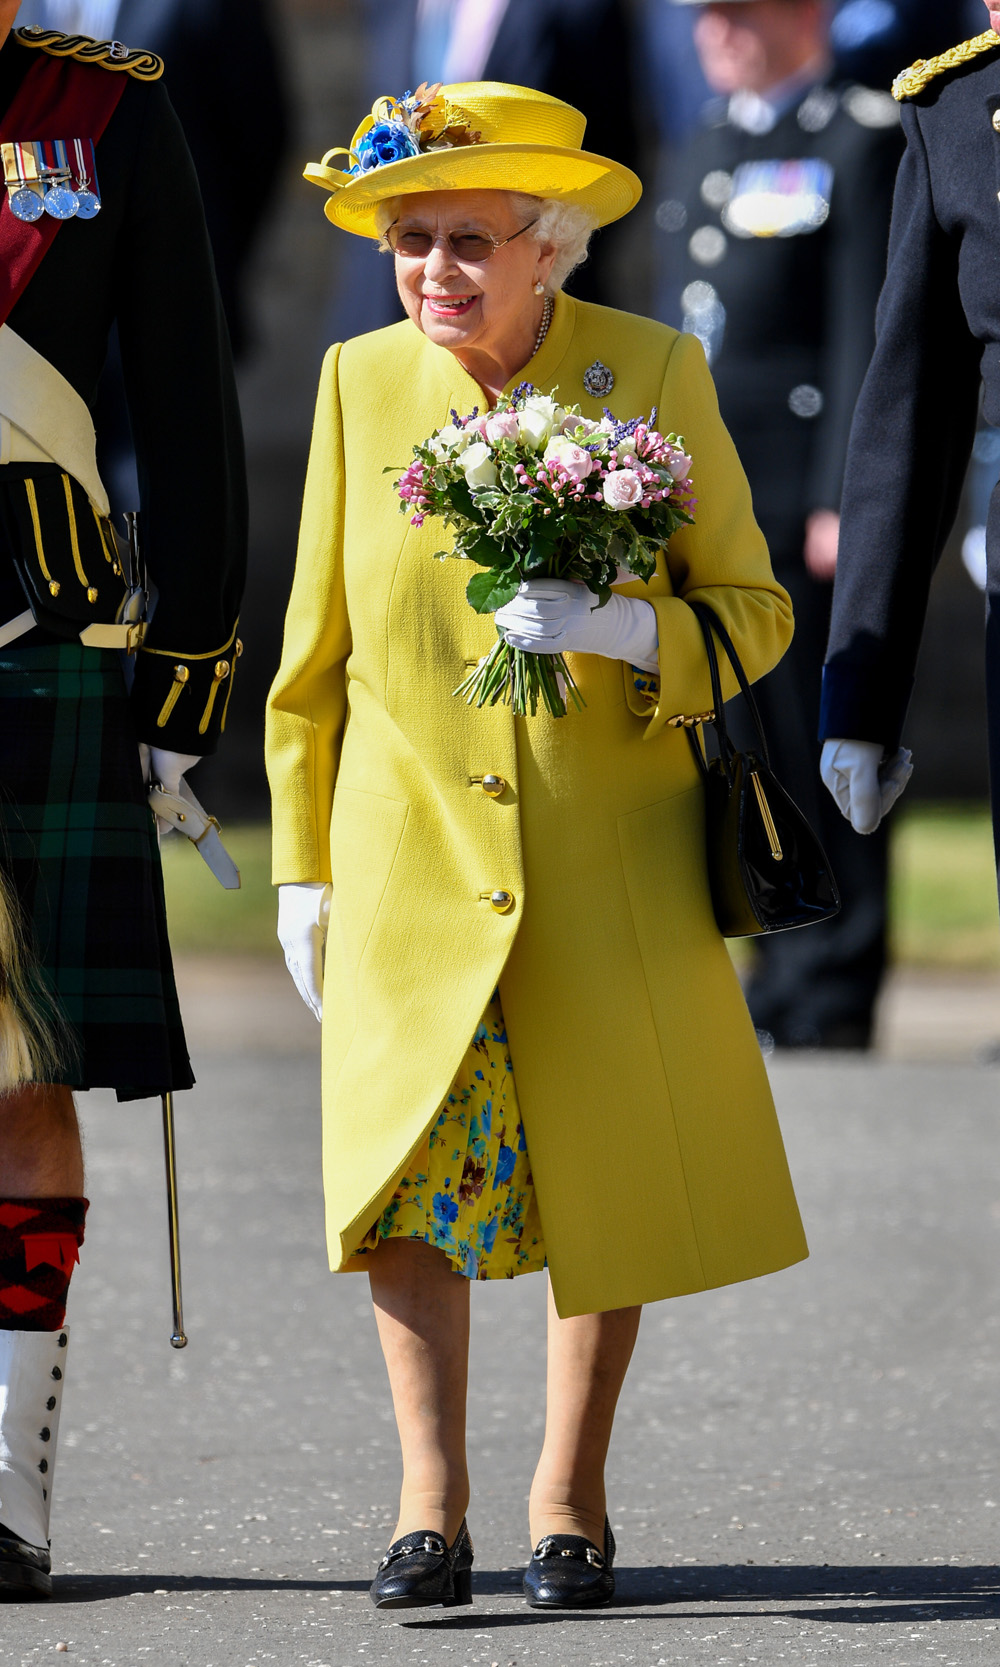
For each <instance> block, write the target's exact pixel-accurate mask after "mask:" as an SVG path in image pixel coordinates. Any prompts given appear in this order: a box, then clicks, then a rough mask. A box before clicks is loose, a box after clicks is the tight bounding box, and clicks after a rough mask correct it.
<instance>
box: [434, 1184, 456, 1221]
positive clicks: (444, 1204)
mask: <svg viewBox="0 0 1000 1667" xmlns="http://www.w3.org/2000/svg"><path fill="white" fill-rule="evenodd" d="M434 1215H435V1218H436V1219H437V1221H439V1222H440V1224H441V1226H442V1227H450V1226H451V1223H452V1222H453V1221H457V1220H458V1204H457V1202H456V1201H455V1199H454V1198H452V1196H451V1193H450V1192H436V1193H435V1194H434Z"/></svg>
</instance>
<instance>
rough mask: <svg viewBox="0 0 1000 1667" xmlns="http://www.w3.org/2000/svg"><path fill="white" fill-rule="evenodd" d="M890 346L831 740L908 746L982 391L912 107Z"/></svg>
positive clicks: (853, 474)
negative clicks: (919, 668)
mask: <svg viewBox="0 0 1000 1667" xmlns="http://www.w3.org/2000/svg"><path fill="white" fill-rule="evenodd" d="M903 126H904V131H905V135H906V151H905V153H904V156H903V161H902V163H901V165H900V171H899V177H898V180H897V184H896V193H895V200H894V204H893V215H892V232H891V236H890V244H889V263H888V270H887V274H886V281H885V287H884V289H883V291H882V296H881V300H880V302H879V307H878V315H877V321H876V334H877V344H876V348H875V353H874V356H873V359H872V362H871V365H870V367H869V370H868V374H867V376H866V378H865V383H864V387H863V389H862V393H861V398H860V400H859V402H858V409H857V414H856V416H855V420H854V425H853V428H852V430H851V439H850V447H849V450H848V459H847V478H846V481H845V485H844V495H843V506H842V519H841V533H840V555H839V559H838V563H837V579H836V584H835V587H834V599H833V618H832V624H831V631H830V642H829V648H828V650H827V664H826V668H825V671H824V677H823V702H822V710H821V719H820V734H821V737H822V738H828V737H845V738H850V739H854V740H864V741H879V742H882V743H883V745H885V746H887V747H895V746H897V745H898V743H899V738H900V734H901V731H902V727H903V720H904V717H905V715H906V708H907V706H908V704H909V699H910V693H911V690H912V687H913V675H914V668H915V665H916V659H917V652H918V649H919V646H920V636H921V632H922V630H923V623H924V616H925V614H926V611H927V597H928V592H929V589H930V582H931V577H932V574H933V571H934V568H935V565H936V564H937V561H938V559H939V557H940V555H941V551H942V549H943V547H944V543H945V540H946V538H947V536H948V533H949V531H950V529H951V526H952V523H953V521H954V519H955V514H956V512H957V509H958V501H959V494H960V492H961V488H962V480H963V478H964V474H965V469H966V466H967V464H968V460H969V454H970V452H971V449H972V440H973V435H974V432H975V422H976V411H977V406H978V399H979V361H980V349H979V345H978V343H977V342H976V341H975V340H974V338H973V336H972V334H971V332H970V330H969V326H968V322H967V320H966V318H965V315H964V312H963V310H962V305H961V299H960V296H959V288H958V255H959V247H960V244H959V240H958V239H957V238H953V237H950V236H948V235H947V234H946V233H945V231H944V230H943V228H942V226H941V225H940V223H939V221H938V219H937V217H936V215H935V210H934V197H933V191H932V185H931V178H930V170H929V165H928V158H927V150H926V147H925V143H924V133H923V131H922V126H921V111H920V110H919V108H918V107H916V106H914V105H904V106H903Z"/></svg>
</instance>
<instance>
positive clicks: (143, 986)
mask: <svg viewBox="0 0 1000 1667" xmlns="http://www.w3.org/2000/svg"><path fill="white" fill-rule="evenodd" d="M0 860H2V862H3V864H4V868H5V870H6V872H7V874H8V876H9V878H10V880H11V881H12V883H13V886H14V889H15V891H16V893H17V896H18V898H19V900H20V904H21V908H22V912H23V914H24V917H25V922H26V924H27V927H28V930H29V935H30V937H31V938H32V939H33V947H34V951H35V954H36V956H37V962H38V966H37V977H38V979H39V981H40V983H41V984H42V986H43V991H42V997H43V1001H42V1005H43V1006H44V1005H45V999H46V997H47V998H48V999H49V1000H51V1002H52V1003H53V1005H54V1007H55V1009H56V1011H57V1013H58V1014H59V1015H61V1018H62V1019H63V1020H64V1021H65V1025H66V1027H67V1029H68V1038H67V1040H68V1044H69V1045H67V1046H64V1047H63V1048H62V1050H61V1052H62V1056H63V1057H62V1068H61V1069H60V1071H59V1072H58V1073H56V1076H55V1080H56V1081H57V1082H62V1083H65V1084H66V1085H67V1086H68V1087H70V1088H75V1089H85V1088H114V1089H116V1090H117V1094H118V1098H119V1100H136V1099H142V1098H145V1097H146V1096H148V1095H158V1094H164V1093H166V1092H167V1091H169V1090H171V1089H181V1088H190V1087H191V1086H192V1084H193V1082H194V1077H193V1075H192V1073H191V1065H190V1061H189V1059H188V1054H187V1045H186V1043H185V1040H184V1030H183V1026H182V1023H181V1015H180V1008H179V1006H178V1002H177V990H176V986H175V984H174V972H173V965H172V962H171V959H170V944H169V942H168V939H167V917H166V907H165V904H164V899H163V875H162V872H161V869H160V854H159V847H158V844H157V838H156V825H155V818H154V817H153V814H152V812H151V811H150V809H149V807H148V805H147V803H146V790H145V788H144V786H143V782H142V773H141V770H140V766H139V750H138V745H137V742H136V736H135V729H134V726H133V723H132V716H131V711H130V708H129V700H128V693H127V690H126V686H125V678H124V673H123V669H122V657H121V656H120V654H119V653H118V651H117V650H115V649H101V648H84V646H83V645H82V643H79V642H56V641H54V640H52V639H51V638H50V639H47V640H45V641H44V642H41V643H39V642H38V638H37V635H35V636H34V637H33V638H32V646H30V647H21V646H19V645H18V644H16V643H15V644H13V645H12V646H11V647H9V648H4V649H0Z"/></svg>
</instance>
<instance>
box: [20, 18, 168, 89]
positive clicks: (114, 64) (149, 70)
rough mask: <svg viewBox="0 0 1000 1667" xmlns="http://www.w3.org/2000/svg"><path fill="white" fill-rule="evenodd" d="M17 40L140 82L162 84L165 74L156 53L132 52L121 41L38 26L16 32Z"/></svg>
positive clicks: (53, 55) (60, 56)
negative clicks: (100, 39)
mask: <svg viewBox="0 0 1000 1667" xmlns="http://www.w3.org/2000/svg"><path fill="white" fill-rule="evenodd" d="M14 39H15V40H16V41H17V42H18V43H19V44H20V45H21V46H34V47H37V48H38V50H39V51H41V52H48V53H49V54H50V56H51V57H53V58H75V59H76V60H77V62H78V63H81V64H96V65H97V66H98V67H99V68H100V69H110V70H120V71H124V73H125V74H126V75H131V76H132V77H133V78H134V79H135V80H136V81H159V79H160V76H161V75H162V74H163V59H162V58H158V57H157V55H156V53H155V52H145V51H142V50H141V49H136V50H135V51H130V50H129V48H128V47H127V46H123V45H122V43H121V41H95V40H92V39H91V37H90V36H89V35H63V34H60V32H59V30H58V29H42V28H41V27H39V26H38V25H37V24H36V25H29V26H28V27H26V28H24V29H15V30H14Z"/></svg>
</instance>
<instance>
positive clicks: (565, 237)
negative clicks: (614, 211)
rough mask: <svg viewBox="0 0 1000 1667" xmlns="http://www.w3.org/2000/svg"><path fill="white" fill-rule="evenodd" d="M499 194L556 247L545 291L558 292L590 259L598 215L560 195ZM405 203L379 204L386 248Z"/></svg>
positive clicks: (538, 238) (539, 236)
mask: <svg viewBox="0 0 1000 1667" xmlns="http://www.w3.org/2000/svg"><path fill="white" fill-rule="evenodd" d="M498 194H499V195H502V196H505V197H506V198H507V200H508V201H509V203H510V206H511V208H512V209H513V211H514V213H515V214H516V215H517V216H518V218H519V219H523V220H524V221H525V222H527V221H528V220H529V219H531V218H534V221H535V224H534V225H533V226H532V228H531V232H530V236H531V237H532V238H534V240H535V242H536V243H538V244H541V245H543V246H546V245H547V246H548V247H549V248H554V249H555V251H556V258H555V260H554V261H553V263H552V271H551V272H550V273H549V277H548V282H547V283H546V285H545V293H546V294H547V295H555V294H556V293H557V291H558V290H560V289H562V287H563V284H564V283H565V282H566V279H567V278H568V277H569V275H570V273H571V272H573V271H575V269H576V268H577V267H578V266H580V265H581V264H582V263H583V261H585V260H586V258H587V246H588V244H589V243H590V239H591V237H592V236H593V234H594V232H595V231H596V230H597V220H596V218H595V216H594V215H593V214H590V213H588V211H587V210H586V209H585V208H581V207H580V206H579V204H577V203H566V202H563V201H562V199H561V198H559V197H531V196H529V195H528V194H527V193H526V192H524V191H504V192H502V193H498ZM401 202H402V198H401V197H387V198H386V199H385V200H384V201H383V202H381V203H379V204H378V205H377V207H376V210H375V218H376V223H377V225H378V229H379V232H380V233H381V237H380V239H379V248H380V249H382V250H385V251H388V249H389V245H388V243H387V242H386V240H385V233H386V232H387V231H388V229H389V227H390V226H391V225H392V223H393V221H394V220H396V219H397V218H398V215H399V209H400V204H401Z"/></svg>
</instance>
